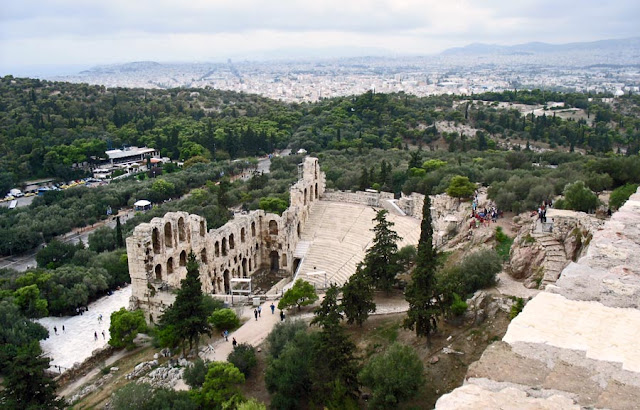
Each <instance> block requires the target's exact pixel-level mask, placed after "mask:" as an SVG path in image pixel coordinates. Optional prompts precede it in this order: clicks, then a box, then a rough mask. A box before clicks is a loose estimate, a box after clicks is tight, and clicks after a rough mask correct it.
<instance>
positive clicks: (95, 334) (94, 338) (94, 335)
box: [93, 332, 98, 340]
mask: <svg viewBox="0 0 640 410" xmlns="http://www.w3.org/2000/svg"><path fill="white" fill-rule="evenodd" d="M93 340H98V332H93Z"/></svg>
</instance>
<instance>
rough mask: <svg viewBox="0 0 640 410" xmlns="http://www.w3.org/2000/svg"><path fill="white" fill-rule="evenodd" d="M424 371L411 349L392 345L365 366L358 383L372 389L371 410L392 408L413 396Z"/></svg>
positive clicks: (419, 385)
mask: <svg viewBox="0 0 640 410" xmlns="http://www.w3.org/2000/svg"><path fill="white" fill-rule="evenodd" d="M423 371H424V367H423V365H422V361H420V358H419V357H418V355H417V354H416V352H415V351H414V350H413V349H412V348H411V347H409V346H404V345H401V344H398V343H394V344H392V345H391V346H390V347H389V348H388V349H387V351H385V352H384V353H382V354H379V355H376V356H373V357H372V358H371V359H370V360H369V362H367V364H366V365H365V366H364V368H363V369H362V371H361V372H360V374H359V379H360V381H361V382H362V384H363V385H364V386H366V387H369V388H370V389H371V392H372V398H371V401H370V403H369V404H370V406H371V408H374V409H377V408H380V409H384V408H393V407H396V406H397V404H398V403H400V402H401V401H403V400H405V399H408V398H410V397H412V396H415V394H416V393H417V392H418V390H419V388H420V387H421V386H422V385H423V384H424V375H423Z"/></svg>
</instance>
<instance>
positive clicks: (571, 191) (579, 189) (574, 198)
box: [564, 181, 599, 212]
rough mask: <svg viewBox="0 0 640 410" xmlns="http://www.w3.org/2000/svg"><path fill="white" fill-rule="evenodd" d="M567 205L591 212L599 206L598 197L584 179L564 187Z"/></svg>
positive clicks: (577, 209) (570, 207)
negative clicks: (585, 183)
mask: <svg viewBox="0 0 640 410" xmlns="http://www.w3.org/2000/svg"><path fill="white" fill-rule="evenodd" d="M564 199H565V201H566V202H567V207H568V208H569V209H573V210H576V211H582V212H591V211H594V210H595V209H596V208H597V207H598V203H599V201H598V197H597V196H596V194H594V193H593V192H592V191H591V190H590V189H589V188H587V187H586V186H585V185H584V182H582V181H576V182H574V183H573V184H568V185H567V186H566V187H565V188H564Z"/></svg>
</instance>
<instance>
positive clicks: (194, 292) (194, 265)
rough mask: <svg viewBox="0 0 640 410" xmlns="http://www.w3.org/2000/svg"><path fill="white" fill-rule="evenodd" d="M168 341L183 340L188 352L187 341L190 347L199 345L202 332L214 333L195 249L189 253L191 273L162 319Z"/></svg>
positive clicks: (162, 327)
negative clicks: (205, 303)
mask: <svg viewBox="0 0 640 410" xmlns="http://www.w3.org/2000/svg"><path fill="white" fill-rule="evenodd" d="M163 331H164V332H167V331H168V332H169V333H171V335H169V334H166V335H164V338H165V340H171V341H176V340H177V341H179V342H180V343H181V344H182V351H183V353H184V352H185V342H186V341H189V349H190V350H191V349H192V348H193V346H194V343H195V345H196V346H197V345H198V340H199V339H200V335H202V334H208V335H211V326H210V325H209V322H208V321H207V310H206V307H205V305H204V296H203V294H202V282H200V271H199V269H198V261H197V260H196V256H195V255H194V254H193V252H190V253H189V256H188V260H187V276H186V277H185V278H184V279H183V280H182V281H180V289H178V292H177V294H176V300H175V302H173V304H172V305H171V306H169V308H168V309H167V310H166V311H165V312H164V314H163V315H162V318H161V320H160V333H162V332H163Z"/></svg>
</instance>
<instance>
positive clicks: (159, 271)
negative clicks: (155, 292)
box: [155, 264, 162, 280]
mask: <svg viewBox="0 0 640 410" xmlns="http://www.w3.org/2000/svg"><path fill="white" fill-rule="evenodd" d="M155 271H156V280H162V265H160V264H157V265H156V269H155Z"/></svg>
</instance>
